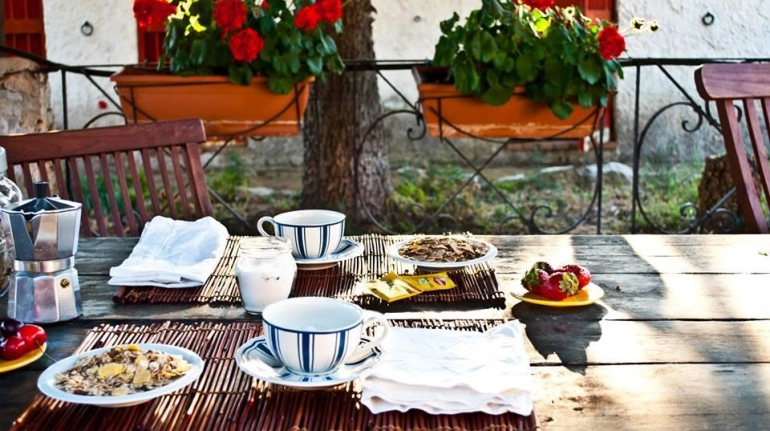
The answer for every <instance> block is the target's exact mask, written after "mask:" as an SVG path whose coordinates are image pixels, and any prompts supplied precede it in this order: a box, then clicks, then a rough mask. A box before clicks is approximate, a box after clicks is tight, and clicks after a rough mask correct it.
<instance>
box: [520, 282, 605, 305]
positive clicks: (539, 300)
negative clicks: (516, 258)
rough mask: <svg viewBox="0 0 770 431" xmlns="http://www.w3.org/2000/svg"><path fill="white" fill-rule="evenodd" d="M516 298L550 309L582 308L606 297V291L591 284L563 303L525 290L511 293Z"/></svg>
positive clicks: (565, 299)
mask: <svg viewBox="0 0 770 431" xmlns="http://www.w3.org/2000/svg"><path fill="white" fill-rule="evenodd" d="M511 295H513V296H514V297H515V298H517V299H521V300H522V301H524V302H529V303H532V304H540V305H546V306H548V307H580V306H582V305H589V304H593V303H594V302H596V301H598V300H600V299H601V298H602V296H604V290H602V288H601V287H599V286H597V285H595V284H593V283H589V284H588V286H586V287H584V288H583V290H581V291H580V292H578V294H577V295H575V296H569V297H567V298H564V299H562V300H561V301H554V300H553V299H548V298H546V297H543V296H540V295H536V294H534V293H532V292H526V291H524V290H523V288H522V290H521V291H517V292H513V293H511Z"/></svg>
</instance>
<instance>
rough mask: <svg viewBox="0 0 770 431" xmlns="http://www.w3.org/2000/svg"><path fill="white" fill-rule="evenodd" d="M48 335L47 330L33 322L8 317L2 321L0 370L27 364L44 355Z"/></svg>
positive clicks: (0, 328) (0, 323)
mask: <svg viewBox="0 0 770 431" xmlns="http://www.w3.org/2000/svg"><path fill="white" fill-rule="evenodd" d="M46 340H47V336H46V333H45V330H43V328H41V327H40V326H37V325H33V324H24V322H21V321H20V320H17V319H14V318H7V319H4V320H2V321H0V372H2V371H9V370H10V369H15V368H18V367H16V366H14V365H18V364H19V363H21V362H23V364H22V365H20V366H23V365H26V364H27V363H29V362H32V361H34V360H35V359H37V358H39V357H40V356H42V355H43V353H44V352H45V348H46V344H45V343H46Z"/></svg>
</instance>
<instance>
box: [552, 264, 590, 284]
mask: <svg viewBox="0 0 770 431" xmlns="http://www.w3.org/2000/svg"><path fill="white" fill-rule="evenodd" d="M556 271H561V272H571V273H573V274H575V276H576V277H577V279H578V287H579V288H580V289H581V290H582V289H583V288H584V287H586V286H588V283H590V282H591V273H590V272H588V270H587V269H586V268H584V267H582V266H580V265H576V264H571V265H564V266H562V267H560V268H558V269H557V270H556Z"/></svg>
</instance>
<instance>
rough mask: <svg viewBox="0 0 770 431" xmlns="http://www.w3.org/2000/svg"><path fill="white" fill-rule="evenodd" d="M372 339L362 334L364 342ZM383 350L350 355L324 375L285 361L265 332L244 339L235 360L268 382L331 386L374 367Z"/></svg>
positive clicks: (353, 378)
mask: <svg viewBox="0 0 770 431" xmlns="http://www.w3.org/2000/svg"><path fill="white" fill-rule="evenodd" d="M369 340H370V339H369V338H367V337H361V343H364V342H367V341H369ZM381 354H382V352H381V351H380V349H379V348H378V347H375V348H374V349H372V350H369V351H367V352H364V353H362V354H360V355H357V356H356V357H353V358H350V359H349V360H348V361H347V362H345V363H344V364H342V365H341V366H340V368H339V369H337V371H335V372H334V373H331V374H325V375H320V376H306V375H301V374H295V373H293V372H291V371H289V370H287V369H286V368H284V367H283V365H281V362H280V361H279V360H278V359H276V358H275V356H273V354H272V352H270V349H269V348H268V347H267V341H265V336H264V335H261V336H259V337H256V338H252V339H251V340H249V341H247V342H246V343H244V344H243V345H242V346H241V347H239V348H238V350H237V351H236V352H235V363H236V364H238V367H239V368H240V369H241V371H243V372H244V373H246V374H248V375H250V376H252V377H256V378H258V379H260V380H264V381H266V382H268V383H275V384H278V385H284V386H289V387H293V388H302V389H319V388H329V387H334V386H338V385H341V384H343V383H347V382H350V381H352V380H355V379H356V378H358V376H360V375H361V373H362V372H364V371H366V370H367V369H369V368H371V367H372V365H374V363H375V362H377V359H379V357H380V355H381Z"/></svg>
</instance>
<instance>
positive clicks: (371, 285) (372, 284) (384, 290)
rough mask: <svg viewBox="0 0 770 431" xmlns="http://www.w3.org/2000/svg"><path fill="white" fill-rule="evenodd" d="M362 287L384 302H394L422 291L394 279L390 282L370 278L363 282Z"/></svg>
mask: <svg viewBox="0 0 770 431" xmlns="http://www.w3.org/2000/svg"><path fill="white" fill-rule="evenodd" d="M364 287H365V288H366V289H367V290H368V291H369V293H371V294H373V295H374V296H376V297H378V298H380V299H382V300H383V301H385V302H394V301H398V300H400V299H406V298H410V297H412V296H415V295H419V294H420V293H422V292H421V291H419V290H417V289H415V288H414V287H412V286H410V285H409V284H407V283H405V282H403V281H400V280H395V281H394V282H392V283H391V282H388V281H384V280H371V281H367V282H365V283H364Z"/></svg>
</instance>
